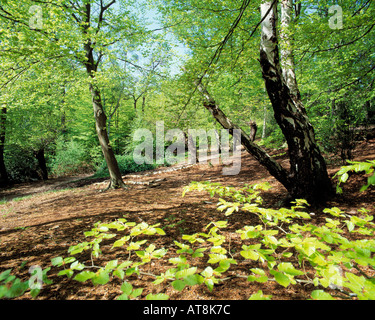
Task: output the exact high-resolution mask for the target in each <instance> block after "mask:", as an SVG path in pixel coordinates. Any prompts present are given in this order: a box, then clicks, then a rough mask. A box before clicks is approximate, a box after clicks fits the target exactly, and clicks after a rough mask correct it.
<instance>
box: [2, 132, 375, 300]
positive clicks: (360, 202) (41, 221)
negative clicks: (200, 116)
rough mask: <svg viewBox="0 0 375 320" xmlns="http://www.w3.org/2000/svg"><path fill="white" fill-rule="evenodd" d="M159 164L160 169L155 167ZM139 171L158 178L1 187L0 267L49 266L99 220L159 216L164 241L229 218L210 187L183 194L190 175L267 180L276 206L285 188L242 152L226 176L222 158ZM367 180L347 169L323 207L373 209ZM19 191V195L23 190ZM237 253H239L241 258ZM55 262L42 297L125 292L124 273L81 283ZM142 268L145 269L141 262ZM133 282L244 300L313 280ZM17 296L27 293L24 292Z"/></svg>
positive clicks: (332, 168) (359, 156) (368, 148)
mask: <svg viewBox="0 0 375 320" xmlns="http://www.w3.org/2000/svg"><path fill="white" fill-rule="evenodd" d="M270 153H271V154H274V155H275V157H276V159H277V161H279V162H280V163H282V165H284V166H287V165H288V159H287V156H286V154H285V150H278V151H270ZM354 156H355V160H366V159H375V140H374V139H373V140H369V141H366V142H360V143H358V145H357V147H356V149H355V152H354ZM328 163H329V174H330V175H331V176H333V175H334V174H335V173H336V172H337V170H338V169H339V167H340V166H341V165H342V163H341V162H340V161H338V160H334V158H332V159H331V160H329V161H328ZM159 170H160V169H159ZM139 175H140V177H138V178H134V177H131V176H124V180H132V181H138V182H147V181H154V180H155V179H163V180H160V182H158V183H157V184H149V185H147V184H132V185H129V186H128V189H127V190H123V189H120V190H110V191H107V192H100V191H101V190H102V189H104V188H105V187H106V186H107V183H108V181H106V180H105V179H97V180H92V179H88V177H87V176H79V177H65V178H60V179H53V180H50V181H45V182H37V183H31V184H22V185H17V186H14V187H12V188H10V189H6V190H0V199H5V200H9V201H7V202H5V203H3V204H1V205H0V273H1V272H2V271H4V270H6V269H9V268H12V269H13V272H14V274H15V275H17V276H19V277H21V278H22V279H24V280H26V279H27V278H28V277H29V276H30V275H29V273H28V269H29V268H30V267H31V266H34V265H38V266H41V267H42V268H46V267H48V266H50V265H51V263H50V261H51V258H53V257H57V256H63V257H66V256H68V253H67V250H68V248H69V247H70V246H71V245H74V244H77V243H79V242H83V241H85V239H86V238H85V236H84V234H83V232H84V231H87V230H90V229H91V228H92V227H93V225H94V223H95V222H97V221H102V222H109V221H113V220H115V219H118V218H122V217H123V216H125V217H126V219H127V220H128V221H134V222H137V223H139V222H141V221H145V222H147V223H149V224H155V223H161V226H163V227H164V230H165V231H166V235H165V236H159V237H155V238H154V239H153V241H154V242H153V243H155V244H156V245H157V246H158V247H165V248H166V249H168V248H172V247H173V246H174V244H173V240H178V241H182V240H181V237H182V235H183V234H193V233H195V232H201V231H203V230H204V228H205V227H206V226H207V225H208V224H209V223H210V222H211V221H219V220H223V219H226V218H225V217H223V215H222V213H220V212H219V211H217V210H216V203H217V199H215V198H214V199H211V198H210V196H209V195H208V194H205V193H198V192H191V193H188V194H187V195H186V196H185V197H182V196H181V195H182V191H183V188H184V187H185V186H187V185H189V183H190V182H191V181H208V180H209V181H212V182H221V183H223V184H225V185H231V186H236V187H240V186H243V185H244V184H254V183H259V182H263V181H268V182H269V183H270V184H271V185H272V186H273V188H272V189H270V190H269V191H267V192H264V193H263V194H262V196H263V198H264V200H265V203H264V206H267V207H274V208H277V207H279V206H280V203H281V201H282V200H283V199H284V198H285V196H286V195H287V193H286V190H285V189H284V188H283V187H282V186H281V185H280V183H278V182H277V181H276V180H275V179H274V178H273V177H272V176H270V175H269V173H268V172H267V171H266V170H265V169H264V168H263V167H262V166H260V165H259V163H258V162H257V161H256V160H255V159H254V158H252V157H251V156H250V155H249V154H247V153H246V152H243V153H242V169H241V172H240V174H238V175H235V176H223V175H222V166H221V165H216V166H211V165H209V164H197V165H195V166H192V167H189V168H186V169H181V170H178V171H172V172H164V173H160V174H157V175H147V172H145V173H140V174H139ZM365 182H366V177H365V176H364V175H352V176H351V177H350V179H349V181H348V183H347V184H345V185H344V193H343V195H341V196H338V197H336V198H335V199H333V200H332V201H330V203H328V204H327V205H326V207H333V206H338V207H340V208H341V209H343V210H345V211H346V212H349V213H351V214H356V212H357V210H358V209H360V208H363V207H364V208H366V209H368V210H370V212H371V213H372V214H373V213H374V212H375V208H374V203H375V201H374V200H375V190H374V188H370V189H369V190H368V191H367V192H366V193H360V192H359V189H360V187H361V186H362V185H363V184H364V183H365ZM22 197H23V198H22ZM322 209H323V208H314V212H315V214H316V215H315V221H316V223H317V224H318V223H321V222H322V221H324V220H323V217H324V214H323V213H322ZM228 221H229V223H228V226H229V227H228V229H226V231H225V232H228V234H229V233H231V234H232V235H233V237H232V243H231V245H232V248H235V246H236V245H238V246H239V245H240V241H239V239H236V237H235V234H234V231H235V230H237V229H240V228H241V227H242V226H244V225H251V224H254V223H256V221H255V220H254V217H252V216H251V215H246V214H244V213H238V214H233V215H232V216H230V217H229V218H228ZM102 249H103V255H102V257H103V258H105V259H106V261H109V260H112V259H124V257H123V256H122V255H121V252H120V251H119V250H115V251H114V250H110V246H105V245H103V248H102ZM168 259H169V256H168V254H167V255H166V256H165V257H164V258H163V259H161V260H158V261H155V262H153V263H152V264H151V266H150V268H151V269H150V270H149V271H150V272H152V273H153V274H160V273H161V272H165V270H166V269H167V268H168V267H170V264H169V263H168ZM239 260H240V259H239ZM253 267H254V266H253V265H251V264H250V262H246V261H242V262H241V263H239V265H238V266H236V272H237V273H241V272H243V274H244V275H245V274H248V273H249V268H253ZM58 271H60V269H58V268H54V267H53V268H52V269H51V271H50V272H49V273H48V274H49V275H50V278H51V280H53V284H51V285H49V286H45V287H44V288H43V290H42V291H41V293H40V294H39V296H38V297H37V299H41V300H112V299H116V298H117V297H118V296H119V295H120V294H121V293H122V292H121V290H120V286H121V281H120V280H119V279H117V278H114V279H113V281H111V282H110V283H108V284H107V285H105V286H94V285H92V284H91V282H90V281H87V282H86V283H79V282H76V281H74V280H71V279H67V278H66V277H58V276H57V273H58ZM146 271H147V270H146ZM127 280H129V281H130V282H131V283H132V284H133V286H134V287H141V288H144V290H143V293H142V295H141V298H143V297H145V296H146V295H147V294H149V293H159V292H163V293H166V294H168V295H169V296H170V299H172V300H187V299H192V300H199V299H204V300H223V299H224V300H245V299H248V298H249V296H250V295H251V294H253V293H256V292H257V291H258V290H263V293H264V294H267V295H272V296H273V299H279V300H305V299H308V298H310V294H311V291H312V290H315V289H316V288H314V287H313V286H311V285H303V284H299V285H294V286H290V287H288V288H284V287H282V286H280V285H279V284H277V283H276V282H267V283H265V284H260V283H249V282H248V281H247V280H246V278H243V279H242V278H233V279H230V280H227V281H224V282H223V283H222V284H220V285H217V286H215V288H214V290H213V291H212V292H210V291H209V290H208V288H207V287H206V286H203V285H202V286H193V287H187V288H185V289H184V290H183V291H182V292H179V291H176V290H174V289H173V288H172V287H171V286H170V285H165V284H164V283H163V284H161V285H158V286H155V285H153V284H152V281H153V280H154V278H152V277H150V276H147V275H141V276H135V275H134V276H131V277H130V278H128V279H127ZM19 299H31V296H30V294H29V293H26V294H25V295H24V296H22V297H20V298H19Z"/></svg>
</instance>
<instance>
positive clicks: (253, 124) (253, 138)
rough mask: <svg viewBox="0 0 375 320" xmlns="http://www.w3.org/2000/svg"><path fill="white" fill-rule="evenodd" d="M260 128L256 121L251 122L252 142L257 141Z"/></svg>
mask: <svg viewBox="0 0 375 320" xmlns="http://www.w3.org/2000/svg"><path fill="white" fill-rule="evenodd" d="M257 131H258V126H257V123H256V122H255V121H253V120H252V121H250V140H251V141H255V137H256V135H257Z"/></svg>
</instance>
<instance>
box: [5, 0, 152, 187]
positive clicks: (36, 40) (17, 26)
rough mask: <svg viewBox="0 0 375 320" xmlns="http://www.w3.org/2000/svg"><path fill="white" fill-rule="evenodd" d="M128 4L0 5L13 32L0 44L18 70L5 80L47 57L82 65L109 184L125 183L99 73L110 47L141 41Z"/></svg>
mask: <svg viewBox="0 0 375 320" xmlns="http://www.w3.org/2000/svg"><path fill="white" fill-rule="evenodd" d="M35 3H37V5H39V6H40V9H41V10H39V11H40V12H42V13H44V16H43V15H42V16H40V17H37V20H38V19H39V20H42V23H31V22H30V21H31V20H32V19H31V18H30V13H29V10H30V7H31V6H32V5H35ZM115 4H116V6H115ZM132 5H133V1H132V0H129V1H126V0H123V1H120V2H119V3H116V1H115V0H112V1H94V0H89V1H86V0H85V1H83V0H82V1H79V0H77V1H65V0H61V1H56V2H48V1H33V0H31V1H23V2H22V3H20V5H18V3H16V2H15V1H7V2H5V3H4V4H1V5H0V19H1V21H2V22H3V23H4V25H6V26H11V28H12V29H13V30H12V31H14V35H13V34H10V33H7V34H6V37H5V41H2V42H1V43H0V44H1V46H2V47H3V48H4V52H6V53H7V55H9V57H10V58H11V59H12V61H13V64H14V66H15V67H13V70H19V72H17V74H16V75H15V76H14V77H12V78H11V79H10V80H6V83H5V84H7V83H9V82H10V81H11V80H14V79H17V78H18V77H19V76H20V75H21V74H22V73H24V72H26V71H27V70H28V69H29V68H30V66H32V65H34V64H35V65H40V64H41V63H43V62H45V61H47V60H52V61H56V60H59V59H60V60H65V61H67V60H68V61H75V62H76V63H78V64H80V66H81V67H84V68H85V71H86V74H87V77H88V78H89V81H88V82H89V84H88V86H89V92H90V94H91V98H92V107H93V110H94V117H95V127H96V132H97V136H98V140H99V144H100V146H101V149H102V152H103V155H104V158H105V161H106V163H107V166H108V169H109V173H110V185H109V187H112V188H119V187H124V183H123V181H122V177H121V173H120V170H119V167H118V164H117V161H116V158H115V155H114V151H113V149H112V146H111V144H110V141H109V138H108V134H107V115H106V113H105V110H104V108H103V102H102V93H101V88H100V77H98V74H100V71H101V70H100V67H101V65H102V64H103V62H104V61H105V57H106V56H109V55H111V56H112V57H113V56H115V54H113V51H116V50H115V49H116V45H117V46H124V45H125V43H126V42H130V40H131V42H134V43H133V44H135V45H136V42H137V41H139V42H141V41H142V40H144V39H145V33H144V30H143V27H142V26H141V25H140V24H139V23H138V21H137V19H136V17H135V14H134V11H135V9H134V8H133V9H132V10H129V7H130V6H132ZM32 18H33V17H32ZM30 19H31V20H30ZM33 22H35V21H33ZM134 34H137V36H134ZM134 39H137V40H134ZM29 56H31V57H32V58H28V57H29ZM28 60H30V61H28ZM25 61H26V62H25ZM22 64H24V65H25V67H23V66H22Z"/></svg>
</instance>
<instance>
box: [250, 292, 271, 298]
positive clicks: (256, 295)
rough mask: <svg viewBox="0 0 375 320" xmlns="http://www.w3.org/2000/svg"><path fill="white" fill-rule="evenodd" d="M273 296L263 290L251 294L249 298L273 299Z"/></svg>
mask: <svg viewBox="0 0 375 320" xmlns="http://www.w3.org/2000/svg"><path fill="white" fill-rule="evenodd" d="M271 297H272V296H265V295H264V294H263V291H262V290H259V291H258V292H257V293H254V294H252V295H251V296H250V298H249V300H271Z"/></svg>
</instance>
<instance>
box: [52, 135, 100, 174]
mask: <svg viewBox="0 0 375 320" xmlns="http://www.w3.org/2000/svg"><path fill="white" fill-rule="evenodd" d="M49 165H50V168H51V173H52V174H53V175H55V176H64V175H72V174H78V173H84V172H90V171H92V170H93V166H92V165H91V164H90V163H88V162H87V161H86V154H85V150H84V147H83V146H82V144H80V143H79V142H77V141H74V140H70V141H65V139H64V138H63V137H62V138H60V139H58V140H57V142H56V150H55V155H54V157H53V158H52V159H51V160H50V164H49Z"/></svg>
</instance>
